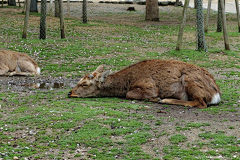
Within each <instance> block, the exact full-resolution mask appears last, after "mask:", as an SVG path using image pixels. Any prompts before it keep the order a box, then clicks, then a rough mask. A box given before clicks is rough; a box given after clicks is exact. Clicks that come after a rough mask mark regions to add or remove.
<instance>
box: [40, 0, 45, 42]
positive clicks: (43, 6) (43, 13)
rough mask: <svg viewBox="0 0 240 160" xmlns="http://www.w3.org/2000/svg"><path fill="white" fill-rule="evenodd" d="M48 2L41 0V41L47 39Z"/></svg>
mask: <svg viewBox="0 0 240 160" xmlns="http://www.w3.org/2000/svg"><path fill="white" fill-rule="evenodd" d="M46 10H47V0H41V18H40V36H39V38H40V39H46V17H47V12H46Z"/></svg>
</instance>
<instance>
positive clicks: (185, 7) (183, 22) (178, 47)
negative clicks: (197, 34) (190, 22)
mask: <svg viewBox="0 0 240 160" xmlns="http://www.w3.org/2000/svg"><path fill="white" fill-rule="evenodd" d="M188 5H189V0H185V3H184V6H183V20H182V24H181V26H180V29H179V33H178V41H177V47H176V50H177V51H179V50H180V47H181V42H182V37H183V31H184V26H185V23H186V19H187V8H188Z"/></svg>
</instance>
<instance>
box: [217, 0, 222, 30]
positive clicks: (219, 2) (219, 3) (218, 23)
mask: <svg viewBox="0 0 240 160" xmlns="http://www.w3.org/2000/svg"><path fill="white" fill-rule="evenodd" d="M217 32H222V8H221V1H220V0H218V18H217Z"/></svg>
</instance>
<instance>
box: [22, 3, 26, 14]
mask: <svg viewBox="0 0 240 160" xmlns="http://www.w3.org/2000/svg"><path fill="white" fill-rule="evenodd" d="M26 3H27V0H24V4H23V10H22V13H24V12H25V10H26Z"/></svg>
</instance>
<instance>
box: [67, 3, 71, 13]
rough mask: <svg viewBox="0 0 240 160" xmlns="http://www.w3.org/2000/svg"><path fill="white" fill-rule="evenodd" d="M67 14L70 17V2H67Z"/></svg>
mask: <svg viewBox="0 0 240 160" xmlns="http://www.w3.org/2000/svg"><path fill="white" fill-rule="evenodd" d="M67 13H68V16H70V0H67Z"/></svg>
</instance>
